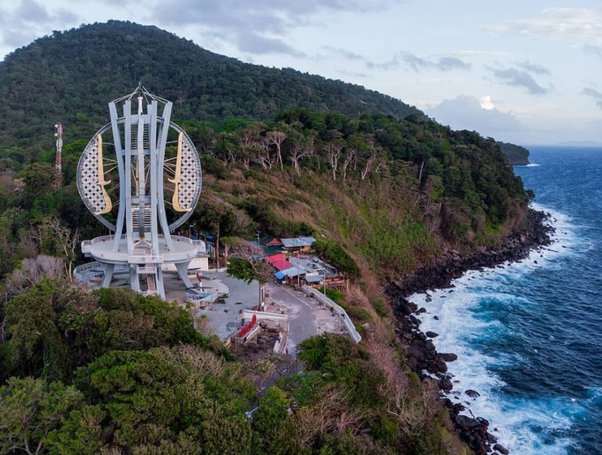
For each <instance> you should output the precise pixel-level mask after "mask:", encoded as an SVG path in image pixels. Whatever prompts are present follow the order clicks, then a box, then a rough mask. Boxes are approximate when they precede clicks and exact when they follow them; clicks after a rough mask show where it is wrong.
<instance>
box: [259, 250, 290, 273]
mask: <svg viewBox="0 0 602 455" xmlns="http://www.w3.org/2000/svg"><path fill="white" fill-rule="evenodd" d="M265 260H266V261H268V264H270V265H272V267H274V268H276V269H278V270H286V269H290V268H291V267H292V266H293V264H291V263H290V262H289V261H288V260H287V259H286V256H285V255H284V254H282V253H276V254H272V255H271V256H268V257H267V258H265Z"/></svg>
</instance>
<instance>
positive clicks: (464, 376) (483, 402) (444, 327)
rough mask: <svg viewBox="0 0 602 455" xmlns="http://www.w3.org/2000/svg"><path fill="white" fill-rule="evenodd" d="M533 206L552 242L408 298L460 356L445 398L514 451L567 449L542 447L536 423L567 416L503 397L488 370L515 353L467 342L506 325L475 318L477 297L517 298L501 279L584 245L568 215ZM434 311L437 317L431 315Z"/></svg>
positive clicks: (563, 420) (425, 326)
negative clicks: (472, 393)
mask: <svg viewBox="0 0 602 455" xmlns="http://www.w3.org/2000/svg"><path fill="white" fill-rule="evenodd" d="M534 208H535V209H537V210H542V211H545V212H548V213H550V215H551V219H550V222H551V223H552V224H553V226H554V227H555V232H554V234H553V236H552V244H551V245H550V246H548V247H544V248H541V249H538V250H534V251H532V252H531V254H530V255H529V257H528V258H526V259H525V260H523V261H521V262H520V263H505V264H503V265H502V267H496V268H488V269H484V270H483V271H469V272H467V273H465V274H464V275H463V276H461V277H460V278H458V279H456V280H454V281H453V283H452V284H453V285H454V287H453V288H452V289H439V290H435V291H432V292H430V293H429V295H427V294H414V295H412V296H411V297H410V300H411V301H413V302H414V303H416V304H417V305H418V306H419V307H425V308H426V309H427V312H426V313H423V314H421V315H420V316H419V318H420V319H421V321H422V325H421V328H422V330H423V331H424V332H426V331H433V332H436V333H438V334H439V336H438V337H436V338H435V339H434V340H433V342H434V344H435V346H436V347H437V350H438V351H439V352H453V353H456V354H457V355H458V359H457V360H456V361H454V362H450V363H448V372H449V373H451V374H452V375H453V378H452V381H453V382H454V390H453V391H452V394H450V395H449V398H450V399H451V400H452V401H454V402H460V403H463V404H464V405H465V406H467V410H466V411H464V414H467V415H470V413H471V412H472V413H473V414H474V415H477V416H482V417H485V418H487V419H488V420H489V421H490V422H491V427H490V431H491V432H492V433H493V434H494V435H495V436H496V437H497V438H498V439H499V441H500V443H501V444H502V445H504V446H506V447H507V448H508V449H510V450H511V451H512V452H513V453H520V454H526V455H528V454H541V453H546V454H550V455H555V454H564V453H566V451H567V447H568V445H569V444H570V441H569V440H568V439H561V438H557V439H556V440H555V441H554V443H553V444H548V445H545V446H543V442H542V440H541V431H538V430H537V428H540V429H546V431H551V430H566V429H568V428H569V427H570V425H571V420H570V418H569V417H567V416H566V415H565V414H564V413H563V414H561V413H560V410H561V409H563V410H564V411H563V412H565V410H566V407H559V404H560V403H558V402H557V400H555V401H546V400H544V399H541V400H526V399H520V400H519V399H508V400H507V401H505V402H503V401H501V400H500V398H499V392H500V389H501V388H502V387H503V386H504V385H505V384H504V383H503V381H502V380H501V379H500V378H498V377H497V376H496V375H495V374H493V373H491V371H489V367H491V366H495V365H497V366H499V365H504V364H512V362H515V361H516V358H512V355H513V354H512V353H508V354H506V356H504V355H500V356H496V357H492V356H490V355H485V354H483V353H481V352H479V351H478V350H476V349H475V348H474V347H472V346H471V340H474V339H476V338H478V337H482V336H483V335H484V334H488V333H492V334H496V333H497V332H503V331H504V330H506V329H505V327H504V325H503V324H501V323H500V322H499V321H495V320H494V321H490V322H487V321H483V320H480V319H478V318H477V316H476V315H475V313H474V309H475V308H476V307H477V306H478V305H479V304H480V303H479V302H480V301H483V299H487V298H489V299H495V300H497V301H514V302H516V301H517V298H516V297H515V296H513V295H511V294H508V293H504V292H503V290H507V287H505V286H504V285H503V283H504V282H510V281H514V280H516V279H518V278H520V277H521V276H523V275H524V274H528V273H529V271H531V270H534V269H537V268H541V267H546V268H556V267H559V265H558V264H557V262H558V259H560V258H561V257H563V256H564V255H567V254H573V253H575V252H576V251H578V250H582V247H583V245H578V244H579V240H578V239H577V237H576V235H575V229H574V226H573V225H571V221H570V218H569V217H568V216H566V215H564V214H562V213H559V212H556V211H553V210H550V209H547V208H546V207H542V206H539V205H534ZM450 291H451V292H450ZM498 291H500V292H498ZM429 300H430V301H429ZM519 303H520V301H519ZM435 315H436V316H437V317H438V319H435V318H434V316H435ZM498 335H499V333H498ZM494 336H495V335H494ZM468 389H473V390H476V391H478V392H479V393H480V396H479V397H477V398H476V399H472V398H470V397H468V396H467V395H466V394H465V391H466V390H468Z"/></svg>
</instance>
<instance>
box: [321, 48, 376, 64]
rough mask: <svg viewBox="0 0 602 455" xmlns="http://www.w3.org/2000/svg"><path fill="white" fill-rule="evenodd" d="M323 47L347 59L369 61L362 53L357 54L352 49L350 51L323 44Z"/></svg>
mask: <svg viewBox="0 0 602 455" xmlns="http://www.w3.org/2000/svg"><path fill="white" fill-rule="evenodd" d="M322 49H324V50H325V51H327V52H329V53H331V54H334V55H338V56H340V57H343V58H345V59H347V60H359V61H364V62H365V61H367V59H366V58H365V57H363V56H362V55H360V54H357V53H355V52H351V51H348V50H345V49H340V48H338V47H332V46H322Z"/></svg>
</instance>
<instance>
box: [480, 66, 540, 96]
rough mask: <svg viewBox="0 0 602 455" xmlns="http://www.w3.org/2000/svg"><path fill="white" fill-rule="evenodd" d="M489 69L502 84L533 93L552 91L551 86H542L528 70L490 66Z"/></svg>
mask: <svg viewBox="0 0 602 455" xmlns="http://www.w3.org/2000/svg"><path fill="white" fill-rule="evenodd" d="M488 69H489V71H491V73H492V74H493V76H494V77H495V78H497V79H498V80H499V81H500V82H502V84H504V85H509V86H512V87H522V88H524V89H526V90H527V92H528V93H530V94H531V95H545V94H546V93H548V92H549V91H550V89H549V88H545V87H542V86H541V85H539V84H538V83H537V81H536V80H535V79H534V78H533V76H531V75H530V74H529V73H528V72H527V71H522V70H519V69H516V68H506V69H496V68H488Z"/></svg>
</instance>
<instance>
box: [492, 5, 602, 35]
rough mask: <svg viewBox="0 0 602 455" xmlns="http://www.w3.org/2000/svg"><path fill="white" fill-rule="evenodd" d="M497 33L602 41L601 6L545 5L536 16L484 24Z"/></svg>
mask: <svg viewBox="0 0 602 455" xmlns="http://www.w3.org/2000/svg"><path fill="white" fill-rule="evenodd" d="M484 28H485V29H486V30H489V31H492V32H497V33H508V34H519V35H523V36H553V37H558V38H566V39H568V40H569V41H571V42H577V43H591V42H595V43H600V42H602V9H601V8H545V9H543V10H542V11H541V12H540V13H539V14H538V15H537V16H534V17H530V18H525V19H517V20H514V21H507V22H503V23H500V24H494V25H490V26H487V27H484Z"/></svg>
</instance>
